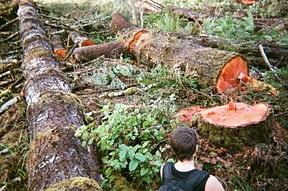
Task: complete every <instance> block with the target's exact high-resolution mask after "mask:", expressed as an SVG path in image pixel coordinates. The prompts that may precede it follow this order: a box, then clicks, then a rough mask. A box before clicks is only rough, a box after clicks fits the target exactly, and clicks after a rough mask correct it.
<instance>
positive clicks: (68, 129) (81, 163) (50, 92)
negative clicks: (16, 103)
mask: <svg viewBox="0 0 288 191" xmlns="http://www.w3.org/2000/svg"><path fill="white" fill-rule="evenodd" d="M18 16H19V21H20V22H19V23H20V34H21V40H22V44H23V50H24V61H23V63H22V68H23V73H24V76H25V78H26V84H25V86H24V88H23V93H24V96H25V98H26V102H27V105H28V108H27V121H28V130H29V135H30V139H31V145H30V151H29V154H28V156H27V171H28V190H44V189H48V190H101V188H100V187H99V185H98V182H99V181H100V174H99V171H98V170H99V169H98V165H97V163H96V160H95V157H94V155H93V152H88V151H87V149H86V148H83V147H82V146H81V141H80V140H79V139H78V138H76V137H74V132H75V129H77V128H79V127H80V126H81V125H83V124H84V116H83V112H82V107H81V104H80V102H79V100H78V99H77V97H76V96H75V95H73V94H71V87H70V85H69V83H68V81H67V80H66V79H65V77H64V76H63V75H62V74H61V72H60V63H59V62H58V61H57V59H56V58H55V56H54V55H53V49H52V46H51V43H50V42H49V41H48V39H47V36H46V34H45V32H44V29H43V28H42V25H41V23H40V21H39V14H38V10H37V9H36V5H35V4H34V3H33V2H32V1H29V0H19V9H18ZM58 188H59V189H58ZM60 188H63V189H60Z"/></svg>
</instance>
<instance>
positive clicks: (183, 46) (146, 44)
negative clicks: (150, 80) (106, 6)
mask: <svg viewBox="0 0 288 191" xmlns="http://www.w3.org/2000/svg"><path fill="white" fill-rule="evenodd" d="M111 26H112V30H113V31H115V32H116V31H117V32H118V35H120V36H121V37H122V38H123V39H124V41H125V45H126V48H127V49H128V51H129V52H130V53H131V54H132V55H134V56H135V57H136V58H137V59H138V60H139V61H140V62H142V63H144V64H150V65H155V64H157V63H161V64H163V65H165V66H168V67H171V68H179V69H182V70H185V72H186V74H189V75H192V76H195V77H197V78H198V79H199V82H200V83H202V84H204V85H209V86H215V85H216V88H217V91H218V92H219V93H225V92H226V91H227V90H229V91H230V90H231V89H238V88H239V87H240V82H241V81H242V82H245V83H246V82H247V81H248V79H249V76H248V75H249V74H248V63H247V60H246V59H245V58H244V57H243V56H241V55H239V54H237V53H233V52H227V51H222V50H218V49H214V48H209V47H203V46H202V45H200V44H198V43H197V42H193V41H187V40H182V39H178V38H175V37H174V38H173V37H171V36H170V35H169V34H167V33H166V34H165V33H153V32H151V31H148V30H145V29H139V28H137V27H135V26H133V25H131V24H130V23H129V22H128V21H127V20H125V18H124V17H123V15H121V14H120V13H115V14H113V16H112V24H111Z"/></svg>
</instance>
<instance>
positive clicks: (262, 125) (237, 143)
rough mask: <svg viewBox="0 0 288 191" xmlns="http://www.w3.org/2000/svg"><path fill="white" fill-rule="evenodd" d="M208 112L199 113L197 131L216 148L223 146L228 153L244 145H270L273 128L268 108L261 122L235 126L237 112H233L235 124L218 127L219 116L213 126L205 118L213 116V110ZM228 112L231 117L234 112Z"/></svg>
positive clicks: (248, 122) (249, 122)
mask: <svg viewBox="0 0 288 191" xmlns="http://www.w3.org/2000/svg"><path fill="white" fill-rule="evenodd" d="M242 105H244V106H243V107H246V106H247V107H249V106H248V105H246V104H242ZM245 105H246V106H245ZM219 107H224V106H219ZM208 110H209V111H208ZM208 110H203V111H201V112H200V114H199V116H200V117H199V122H198V127H197V129H198V130H199V134H200V135H205V137H207V138H208V139H209V141H210V142H212V143H214V144H215V145H217V146H224V147H226V148H227V149H228V150H229V151H232V152H233V151H237V150H239V149H242V148H243V146H244V145H256V144H259V143H270V142H271V141H272V129H273V126H274V121H273V118H272V115H271V111H270V109H269V108H268V106H267V112H266V113H265V114H264V115H263V117H262V118H261V120H259V121H258V120H257V121H249V120H247V121H246V122H243V123H239V124H237V125H235V124H236V123H237V122H238V121H237V115H239V114H237V112H235V117H234V118H235V120H236V121H235V124H234V125H228V126H227V125H219V123H220V124H221V120H222V119H221V118H220V117H221V116H219V118H220V119H218V121H220V122H219V123H218V124H213V123H211V121H208V120H207V119H206V118H205V115H210V116H212V115H213V114H214V113H213V110H214V108H211V109H208ZM203 112H205V113H206V114H205V115H203ZM207 112H208V113H207ZM230 112H232V115H233V112H234V111H230ZM244 115H245V114H244ZM246 115H247V114H246ZM250 115H251V114H250ZM239 118H240V117H239ZM223 120H224V119H223ZM240 120H241V119H240Z"/></svg>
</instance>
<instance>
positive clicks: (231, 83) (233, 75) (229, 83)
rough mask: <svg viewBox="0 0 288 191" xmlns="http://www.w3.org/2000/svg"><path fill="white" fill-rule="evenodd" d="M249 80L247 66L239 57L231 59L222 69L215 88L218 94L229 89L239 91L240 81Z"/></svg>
mask: <svg viewBox="0 0 288 191" xmlns="http://www.w3.org/2000/svg"><path fill="white" fill-rule="evenodd" d="M239 77H241V79H242V81H244V80H243V79H245V81H246V79H249V75H248V64H247V61H246V60H244V59H243V58H242V57H241V56H235V57H234V58H232V59H231V60H230V61H229V62H228V63H227V64H226V65H225V66H224V67H223V69H222V71H221V73H220V75H219V76H218V80H217V84H216V88H217V91H218V92H219V93H224V94H225V92H226V91H229V89H231V90H233V89H239V88H240V79H239Z"/></svg>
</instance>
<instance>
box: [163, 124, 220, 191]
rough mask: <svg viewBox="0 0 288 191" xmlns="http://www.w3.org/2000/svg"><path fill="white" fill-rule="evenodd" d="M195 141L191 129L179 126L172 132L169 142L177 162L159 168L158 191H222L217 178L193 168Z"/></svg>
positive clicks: (195, 136)
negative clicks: (159, 183)
mask: <svg viewBox="0 0 288 191" xmlns="http://www.w3.org/2000/svg"><path fill="white" fill-rule="evenodd" d="M197 141H198V139H197V134H196V132H195V130H194V129H192V128H189V127H185V126H180V127H177V128H176V129H174V130H173V131H172V133H171V136H170V142H171V147H172V149H173V151H174V152H175V154H176V156H177V159H178V161H177V162H176V163H175V164H173V163H171V162H167V163H166V164H164V165H163V166H162V167H161V170H160V175H161V183H162V186H161V187H160V189H159V191H172V190H174V191H224V188H223V187H222V185H221V183H220V182H219V181H218V180H217V178H215V177H214V176H212V175H209V174H208V173H207V172H205V171H200V170H197V169H196V168H195V167H194V160H193V155H194V154H195V151H196V146H197Z"/></svg>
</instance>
